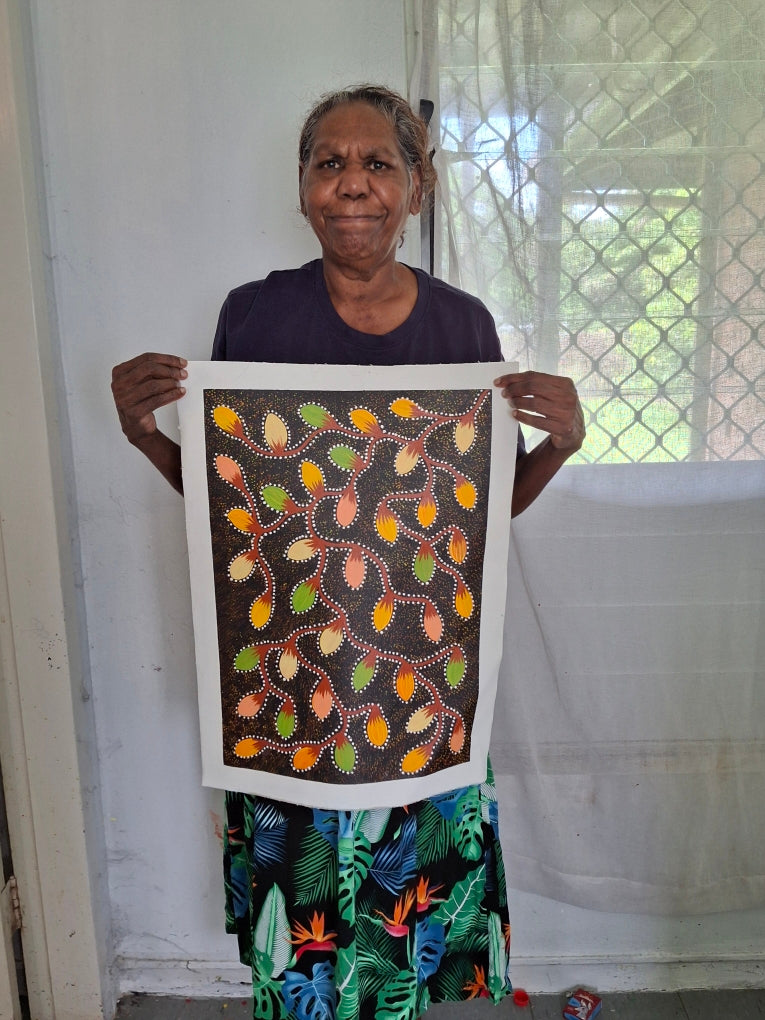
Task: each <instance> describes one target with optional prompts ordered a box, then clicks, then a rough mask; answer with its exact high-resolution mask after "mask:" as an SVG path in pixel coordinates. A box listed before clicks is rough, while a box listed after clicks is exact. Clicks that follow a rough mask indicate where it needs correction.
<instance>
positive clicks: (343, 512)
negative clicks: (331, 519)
mask: <svg viewBox="0 0 765 1020" xmlns="http://www.w3.org/2000/svg"><path fill="white" fill-rule="evenodd" d="M357 510H358V503H357V502H356V491H355V489H354V488H353V486H352V485H349V486H348V488H347V489H346V490H345V492H344V493H343V494H342V496H341V497H340V499H339V500H338V501H337V506H336V507H335V520H336V521H337V523H338V524H339V525H340V527H341V528H347V527H348V525H349V524H352V523H353V521H354V519H355V517H356V511H357Z"/></svg>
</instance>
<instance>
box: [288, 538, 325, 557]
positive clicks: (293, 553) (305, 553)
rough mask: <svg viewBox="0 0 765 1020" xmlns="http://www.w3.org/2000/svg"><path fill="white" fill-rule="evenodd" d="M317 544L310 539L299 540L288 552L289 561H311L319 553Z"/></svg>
mask: <svg viewBox="0 0 765 1020" xmlns="http://www.w3.org/2000/svg"><path fill="white" fill-rule="evenodd" d="M318 551H319V550H318V547H317V545H316V543H315V542H314V541H313V540H312V539H310V538H299V539H298V540H297V542H293V543H292V545H291V546H290V547H289V549H288V550H287V559H288V560H310V559H313V557H314V556H315V555H316V553H317V552H318Z"/></svg>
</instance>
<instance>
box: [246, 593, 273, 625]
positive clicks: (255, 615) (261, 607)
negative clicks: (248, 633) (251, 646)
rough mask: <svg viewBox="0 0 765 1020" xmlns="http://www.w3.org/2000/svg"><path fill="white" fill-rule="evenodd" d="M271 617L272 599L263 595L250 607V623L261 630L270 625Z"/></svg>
mask: <svg viewBox="0 0 765 1020" xmlns="http://www.w3.org/2000/svg"><path fill="white" fill-rule="evenodd" d="M270 616H271V599H270V598H269V596H268V595H261V596H260V598H259V599H255V601H254V602H253V603H252V605H251V606H250V623H252V625H253V627H255V628H256V629H258V630H260V628H261V627H265V625H266V624H267V623H268V620H269V617H270Z"/></svg>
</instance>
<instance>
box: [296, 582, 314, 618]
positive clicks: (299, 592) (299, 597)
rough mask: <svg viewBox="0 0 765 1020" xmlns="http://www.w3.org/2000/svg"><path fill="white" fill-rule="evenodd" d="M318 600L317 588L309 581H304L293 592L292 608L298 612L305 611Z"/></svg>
mask: <svg viewBox="0 0 765 1020" xmlns="http://www.w3.org/2000/svg"><path fill="white" fill-rule="evenodd" d="M315 601H316V589H315V588H314V586H313V585H312V584H310V583H309V582H308V581H303V583H302V584H299V585H298V586H297V588H296V589H295V590H294V592H293V593H292V608H293V609H294V610H295V612H296V613H305V612H307V611H308V610H309V609H310V608H311V606H312V605H313V604H314V602H315Z"/></svg>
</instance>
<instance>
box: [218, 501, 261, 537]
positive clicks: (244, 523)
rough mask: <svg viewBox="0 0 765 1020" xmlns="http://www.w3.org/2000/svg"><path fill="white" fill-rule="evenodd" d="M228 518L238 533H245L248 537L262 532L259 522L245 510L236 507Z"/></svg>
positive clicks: (227, 515) (230, 511)
mask: <svg viewBox="0 0 765 1020" xmlns="http://www.w3.org/2000/svg"><path fill="white" fill-rule="evenodd" d="M226 517H227V518H228V519H229V521H230V523H231V524H233V525H234V527H235V528H236V530H237V531H243V532H244V533H245V534H246V535H254V534H257V532H258V531H260V527H259V526H258V522H257V521H256V520H255V518H254V517H253V516H252V514H249V513H247V511H246V510H243V509H242V508H241V507H240V506H235V507H234V508H233V509H231V510H229V512H228V513H227V514H226Z"/></svg>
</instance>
